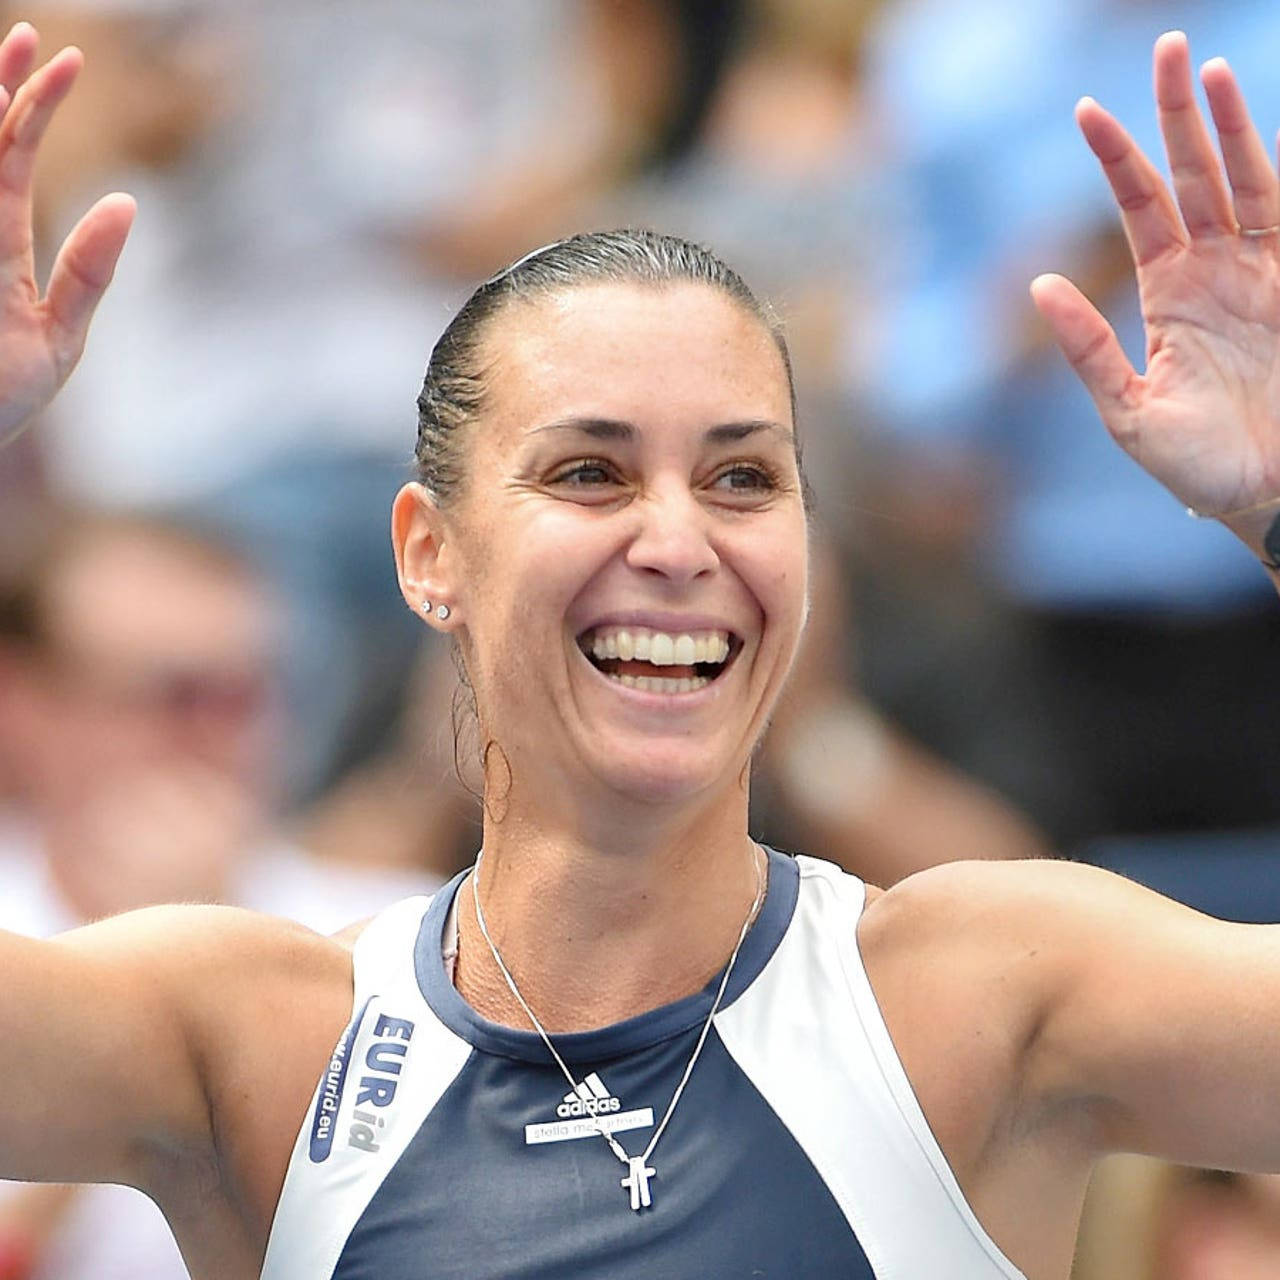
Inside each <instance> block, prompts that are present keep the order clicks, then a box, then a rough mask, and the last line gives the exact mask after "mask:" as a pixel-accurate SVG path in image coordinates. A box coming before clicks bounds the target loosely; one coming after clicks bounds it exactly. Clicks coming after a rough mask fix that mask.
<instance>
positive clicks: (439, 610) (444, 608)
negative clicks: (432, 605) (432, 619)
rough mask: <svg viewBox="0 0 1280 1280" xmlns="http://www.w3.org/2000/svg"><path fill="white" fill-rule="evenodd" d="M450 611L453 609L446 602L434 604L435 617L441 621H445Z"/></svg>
mask: <svg viewBox="0 0 1280 1280" xmlns="http://www.w3.org/2000/svg"><path fill="white" fill-rule="evenodd" d="M452 612H453V611H452V610H451V609H450V608H449V606H448V605H447V604H438V605H436V617H437V618H439V619H440V621H441V622H447V621H448V620H449V614H450V613H452Z"/></svg>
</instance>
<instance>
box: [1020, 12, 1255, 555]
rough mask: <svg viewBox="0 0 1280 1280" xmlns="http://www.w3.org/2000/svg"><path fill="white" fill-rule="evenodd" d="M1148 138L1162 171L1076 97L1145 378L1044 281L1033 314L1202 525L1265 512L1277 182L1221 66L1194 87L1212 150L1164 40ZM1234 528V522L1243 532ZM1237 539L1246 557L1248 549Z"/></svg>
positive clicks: (1069, 299)
mask: <svg viewBox="0 0 1280 1280" xmlns="http://www.w3.org/2000/svg"><path fill="white" fill-rule="evenodd" d="M1154 61H1155V92H1156V104H1157V107H1158V110H1159V117H1160V128H1161V132H1162V133H1163V135H1164V140H1165V148H1166V150H1167V152H1168V157H1169V165H1170V171H1171V173H1172V175H1173V193H1172V194H1171V193H1170V191H1169V189H1168V187H1167V186H1166V185H1165V182H1164V180H1163V179H1162V178H1161V176H1160V174H1159V172H1158V171H1157V169H1156V167H1155V166H1154V165H1153V164H1152V163H1151V161H1150V160H1149V159H1148V158H1147V157H1146V156H1145V155H1143V154H1142V152H1141V151H1140V150H1139V149H1138V147H1137V146H1136V145H1135V144H1134V142H1133V140H1132V138H1130V137H1129V135H1128V134H1127V133H1126V132H1125V130H1124V129H1123V128H1122V127H1121V126H1120V124H1119V123H1117V121H1116V120H1115V119H1114V118H1113V117H1112V116H1110V115H1109V114H1108V113H1107V112H1106V111H1104V110H1103V109H1102V107H1100V106H1099V105H1098V104H1097V103H1096V102H1094V101H1093V100H1092V99H1089V98H1085V99H1083V100H1082V101H1081V102H1080V103H1079V105H1078V106H1077V108H1076V120H1077V122H1078V123H1079V125H1080V128H1081V130H1082V131H1083V133H1084V136H1085V138H1086V140H1087V141H1088V143H1089V146H1090V147H1091V148H1092V150H1093V152H1094V154H1095V155H1096V156H1097V157H1098V159H1099V161H1100V162H1101V164H1102V168H1103V170H1104V172H1105V173H1106V176H1107V179H1108V181H1109V182H1110V184H1111V189H1112V191H1113V193H1114V195H1115V198H1116V203H1117V204H1118V205H1119V207H1120V213H1121V218H1122V219H1123V222H1124V228H1125V232H1126V234H1127V236H1128V239H1129V246H1130V249H1131V250H1132V253H1133V259H1134V263H1135V265H1136V268H1137V276H1138V287H1139V292H1140V295H1141V302H1142V314H1143V319H1144V323H1145V325H1146V332H1147V368H1146V371H1145V372H1144V373H1141V374H1139V373H1138V372H1136V371H1135V370H1134V368H1133V366H1132V365H1131V364H1130V363H1129V360H1128V359H1127V358H1126V356H1125V354H1124V352H1123V351H1122V349H1121V347H1120V344H1119V342H1118V341H1117V340H1116V336H1115V333H1114V332H1113V331H1112V329H1111V326H1110V325H1109V324H1108V323H1107V322H1106V321H1105V320H1104V319H1103V318H1102V316H1101V315H1099V314H1098V312H1097V311H1096V310H1095V309H1094V307H1093V306H1092V305H1091V304H1090V303H1089V302H1088V301H1086V299H1085V298H1084V296H1083V295H1082V294H1081V293H1080V291H1079V290H1078V289H1077V288H1076V287H1075V286H1074V285H1072V284H1071V283H1070V282H1069V281H1067V280H1065V279H1063V277H1061V276H1057V275H1046V276H1040V277H1038V278H1037V279H1036V280H1035V281H1034V282H1033V283H1032V286H1031V291H1032V296H1033V298H1034V300H1035V302H1036V305H1037V306H1038V307H1039V309H1040V312H1041V314H1042V315H1043V316H1044V317H1045V319H1046V320H1047V321H1048V322H1049V324H1050V325H1051V326H1052V328H1053V331H1054V334H1055V336H1056V337H1057V340H1058V343H1059V344H1060V345H1061V347H1062V349H1063V351H1064V352H1065V353H1066V356H1067V359H1068V360H1070V361H1071V364H1072V365H1073V366H1074V368H1075V370H1076V372H1077V373H1078V374H1079V375H1080V377H1081V379H1082V380H1083V381H1084V383H1085V385H1086V386H1087V387H1088V389H1089V392H1090V394H1091V395H1092V396H1093V398H1094V401H1095V403H1096V404H1097V406H1098V410H1099V412H1100V413H1101V415H1102V420H1103V421H1104V422H1105V423H1106V425H1107V427H1108V429H1109V430H1110V431H1111V434H1112V435H1113V436H1114V437H1115V439H1116V440H1117V442H1118V443H1119V444H1120V445H1121V447H1122V448H1123V449H1125V451H1126V452H1127V453H1129V454H1130V455H1131V456H1132V457H1133V458H1134V459H1136V460H1137V461H1138V462H1139V463H1140V464H1141V465H1142V466H1143V467H1145V468H1146V470H1147V471H1149V472H1150V473H1151V474H1152V475H1153V476H1155V478H1156V479H1157V480H1159V481H1160V482H1161V483H1162V484H1164V485H1165V486H1166V487H1167V488H1168V489H1169V490H1171V491H1172V492H1173V493H1174V494H1175V495H1176V496H1177V498H1178V499H1179V500H1180V501H1182V502H1183V503H1185V504H1186V505H1187V506H1189V507H1191V508H1193V509H1194V510H1195V511H1197V512H1200V513H1202V514H1206V515H1214V516H1231V515H1233V514H1235V513H1240V512H1251V511H1255V510H1258V509H1259V508H1262V507H1267V508H1274V509H1273V510H1271V515H1272V516H1273V517H1274V515H1275V513H1276V511H1280V181H1278V180H1277V177H1276V170H1275V168H1274V167H1273V165H1272V162H1271V158H1270V156H1269V154H1268V151H1267V149H1266V147H1265V146H1264V145H1263V143H1262V140H1261V138H1260V137H1259V136H1258V133H1257V131H1256V130H1255V128H1254V126H1253V124H1252V123H1251V121H1250V119H1249V114H1248V110H1247V108H1246V106H1245V102H1244V98H1243V96H1242V95H1241V92H1240V89H1239V86H1238V85H1237V84H1236V81H1235V77H1234V76H1233V75H1232V73H1231V70H1230V69H1229V68H1228V66H1227V64H1226V63H1225V62H1223V61H1222V60H1221V59H1217V58H1215V59H1214V60H1213V61H1211V62H1208V63H1206V64H1205V66H1204V67H1203V68H1202V70H1201V81H1202V83H1203V85H1204V88H1205V93H1206V95H1207V97H1208V101H1209V108H1210V111H1211V112H1212V115H1213V120H1214V124H1215V125H1216V128H1217V135H1218V148H1219V149H1220V150H1221V161H1220V160H1219V156H1218V150H1215V148H1214V145H1213V142H1212V140H1211V138H1210V134H1209V130H1208V128H1207V126H1206V124H1205V121H1204V118H1203V117H1202V115H1201V113H1200V110H1199V107H1198V106H1197V104H1196V100H1195V95H1194V91H1193V87H1192V78H1191V60H1190V52H1189V50H1188V48H1187V41H1186V37H1185V36H1184V35H1182V34H1181V33H1180V32H1171V33H1169V34H1167V35H1163V36H1161V37H1160V39H1159V40H1157V41H1156V46H1155V57H1154ZM1246 523H1247V522H1246ZM1232 524H1233V527H1235V528H1236V529H1237V532H1241V533H1242V536H1246V540H1248V541H1250V542H1252V543H1253V544H1254V545H1255V549H1256V546H1257V545H1258V542H1259V539H1258V538H1257V537H1256V536H1254V535H1253V534H1252V533H1249V534H1246V533H1245V531H1244V530H1243V529H1242V528H1241V527H1240V525H1239V524H1238V523H1236V522H1232Z"/></svg>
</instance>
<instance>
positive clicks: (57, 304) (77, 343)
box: [45, 192, 137, 364]
mask: <svg viewBox="0 0 1280 1280" xmlns="http://www.w3.org/2000/svg"><path fill="white" fill-rule="evenodd" d="M136 212H137V205H136V204H135V203H134V200H133V197H132V196H128V195H124V194H122V193H119V192H117V193H115V194H113V195H109V196H103V198H102V199H101V200H99V201H98V203H97V204H95V205H94V206H93V208H92V209H90V210H89V212H88V213H86V214H85V215H84V217H83V218H81V219H80V221H79V222H78V223H76V225H75V227H74V228H72V231H71V234H70V235H68V236H67V238H66V240H64V241H63V243H62V248H61V249H59V250H58V256H57V258H56V259H55V260H54V264H53V271H52V272H51V273H50V276H49V289H48V292H47V293H46V295H45V310H46V313H47V315H48V317H49V323H50V328H51V333H50V339H51V341H52V342H53V344H54V346H55V349H56V350H57V351H58V352H59V354H60V355H61V356H62V358H63V362H64V364H69V363H70V362H72V361H74V360H75V359H76V358H77V357H78V356H79V354H80V352H81V351H82V350H83V348H84V340H85V334H86V333H87V332H88V329H89V321H90V320H91V319H92V318H93V313H94V311H95V310H96V309H97V306H98V303H99V302H101V301H102V295H103V294H104V293H105V292H106V289H107V285H109V284H110V283H111V277H112V275H113V274H114V273H115V269H116V263H117V262H118V261H119V259H120V252H121V250H122V249H123V248H124V242H125V240H126V238H127V237H128V235H129V228H130V227H131V226H132V225H133V218H134V214H135V213H136Z"/></svg>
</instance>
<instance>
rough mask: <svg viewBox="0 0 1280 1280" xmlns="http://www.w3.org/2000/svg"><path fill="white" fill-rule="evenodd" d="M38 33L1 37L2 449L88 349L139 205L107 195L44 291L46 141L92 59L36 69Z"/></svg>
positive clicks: (72, 238) (71, 55) (72, 56)
mask: <svg viewBox="0 0 1280 1280" xmlns="http://www.w3.org/2000/svg"><path fill="white" fill-rule="evenodd" d="M35 58H36V33H35V30H34V29H33V28H32V27H31V26H30V25H28V24H27V23H24V22H20V23H18V25H17V26H15V27H14V28H13V29H12V30H11V31H10V32H9V34H8V35H7V36H6V37H5V38H4V40H3V42H0V112H2V115H0V445H3V444H4V443H5V442H6V441H7V440H9V439H10V438H12V437H13V436H15V435H16V434H17V433H18V432H19V431H20V430H21V429H22V427H23V426H25V425H26V423H27V422H29V421H30V420H31V418H32V417H33V416H34V415H35V414H36V413H38V412H39V411H40V410H41V409H43V408H44V407H45V406H46V405H47V404H48V403H49V401H50V400H52V399H53V397H54V395H55V394H56V393H57V391H58V388H59V387H61V386H62V384H63V383H64V382H65V381H66V380H67V377H68V376H69V375H70V373H71V370H72V369H73V368H75V365H76V361H77V360H79V358H80V353H81V351H83V350H84V341H85V334H86V332H87V331H88V328H89V321H90V319H91V318H92V316H93V312H94V309H95V308H96V307H97V305H98V303H99V301H100V300H101V298H102V295H103V293H104V292H105V291H106V288H107V285H108V284H109V283H110V281H111V276H112V273H113V272H114V271H115V265H116V261H117V259H118V258H119V257H120V251H121V249H123V248H124V242H125V237H126V236H127V235H128V234H129V227H130V226H131V225H132V222H133V214H134V203H133V200H132V199H131V198H130V197H129V196H126V195H120V194H115V195H109V196H104V197H103V198H102V199H101V200H99V201H98V203H97V204H95V205H94V206H93V208H92V209H90V210H89V212H88V213H86V214H85V215H84V217H83V218H81V219H80V221H79V223H77V224H76V226H75V228H74V229H73V230H72V231H71V233H70V235H68V236H67V238H66V240H65V241H64V243H63V245H62V248H61V249H60V250H59V252H58V255H57V258H56V259H55V261H54V264H53V270H52V271H51V273H50V275H49V283H48V288H47V289H46V291H45V293H44V296H43V297H42V296H41V294H40V289H39V286H38V285H37V283H36V278H35V257H34V252H33V245H32V201H31V190H32V175H33V172H34V169H35V162H36V155H37V153H38V150H39V147H40V140H41V139H42V138H43V137H44V133H45V129H46V128H47V127H48V124H49V121H50V119H51V118H52V116H53V114H54V112H55V111H56V110H57V108H58V104H59V103H60V102H61V101H62V100H63V98H65V97H66V95H67V93H68V92H69V91H70V89H71V86H72V85H73V84H74V83H75V79H76V76H77V75H78V74H79V73H80V68H81V65H82V62H83V59H82V58H81V56H80V52H79V50H77V49H63V50H62V51H61V52H60V53H57V54H55V55H54V56H53V57H52V58H51V59H50V60H49V61H48V62H47V63H45V65H44V66H42V67H41V68H40V69H39V70H38V71H36V72H34V74H33V73H32V70H31V69H32V67H33V66H34V65H35Z"/></svg>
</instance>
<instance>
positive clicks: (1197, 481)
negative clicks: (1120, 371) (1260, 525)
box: [1107, 235, 1280, 514]
mask: <svg viewBox="0 0 1280 1280" xmlns="http://www.w3.org/2000/svg"><path fill="white" fill-rule="evenodd" d="M1276 238H1277V237H1269V239H1276ZM1139 283H1140V288H1141V296H1142V311H1143V316H1144V319H1145V323H1146V329H1147V370H1146V373H1145V375H1144V376H1142V377H1140V378H1135V379H1134V381H1133V382H1132V383H1131V385H1130V388H1129V392H1128V395H1127V396H1126V397H1125V401H1126V404H1125V407H1124V408H1123V409H1122V410H1119V411H1115V410H1113V411H1112V412H1111V413H1109V414H1108V415H1107V425H1108V427H1109V428H1110V429H1111V430H1112V432H1113V434H1114V435H1115V437H1116V439H1117V440H1118V441H1119V443H1120V444H1121V445H1122V447H1123V448H1124V449H1125V450H1126V451H1127V452H1128V453H1129V454H1130V455H1131V456H1132V457H1133V458H1134V459H1135V460H1136V461H1137V462H1138V463H1139V464H1140V465H1141V466H1143V467H1144V468H1145V469H1146V470H1147V471H1149V472H1150V473H1151V474H1152V475H1153V476H1154V477H1155V478H1156V479H1158V480H1160V481H1161V482H1162V483H1163V484H1165V485H1166V486H1167V487H1168V488H1169V489H1171V490H1172V491H1173V492H1174V493H1175V494H1176V495H1177V497H1178V498H1179V499H1180V500H1181V501H1183V502H1184V503H1186V504H1187V505H1188V506H1190V507H1192V508H1193V509H1195V510H1196V511H1201V512H1205V513H1208V514H1217V513H1219V512H1227V511H1239V510H1241V509H1243V508H1247V507H1250V506H1252V505H1254V504H1255V503H1258V502H1262V501H1265V500H1267V499H1268V498H1271V497H1276V496H1280V258H1278V257H1277V254H1276V252H1275V251H1274V249H1273V247H1272V246H1271V245H1270V244H1268V242H1267V240H1259V239H1251V238H1245V237H1238V236H1235V235H1231V236H1227V237H1220V238H1218V239H1217V240H1214V241H1211V242H1209V243H1201V244H1192V245H1189V246H1187V247H1186V248H1185V249H1181V250H1177V251H1175V252H1174V253H1172V254H1170V255H1167V256H1166V257H1163V258H1161V259H1159V260H1157V261H1155V262H1151V263H1148V264H1147V265H1146V266H1145V267H1144V268H1142V270H1141V271H1140V273H1139Z"/></svg>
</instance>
